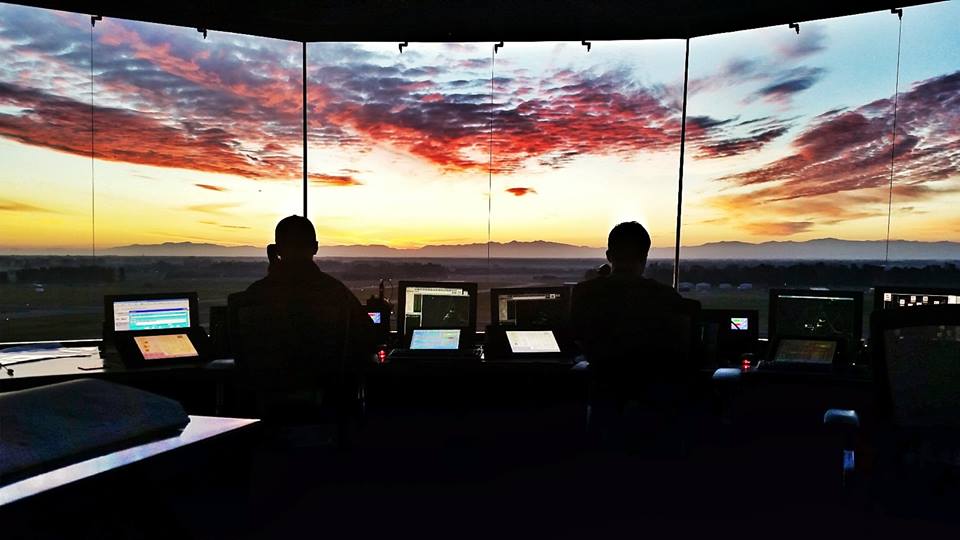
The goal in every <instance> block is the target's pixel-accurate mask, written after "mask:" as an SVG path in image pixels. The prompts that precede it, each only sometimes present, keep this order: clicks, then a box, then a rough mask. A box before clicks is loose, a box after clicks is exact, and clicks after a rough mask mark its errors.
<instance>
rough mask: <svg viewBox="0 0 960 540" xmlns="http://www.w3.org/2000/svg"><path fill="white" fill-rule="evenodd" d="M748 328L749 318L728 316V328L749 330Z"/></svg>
mask: <svg viewBox="0 0 960 540" xmlns="http://www.w3.org/2000/svg"><path fill="white" fill-rule="evenodd" d="M749 329H750V318H749V317H730V330H735V331H739V330H749Z"/></svg>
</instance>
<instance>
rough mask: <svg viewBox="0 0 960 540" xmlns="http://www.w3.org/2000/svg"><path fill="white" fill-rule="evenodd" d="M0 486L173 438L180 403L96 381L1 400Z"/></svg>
mask: <svg viewBox="0 0 960 540" xmlns="http://www.w3.org/2000/svg"><path fill="white" fill-rule="evenodd" d="M0 413H2V433H0V434H2V436H0V483H3V484H6V483H8V482H12V481H14V480H16V479H18V478H22V477H23V476H26V475H32V474H36V473H39V472H42V471H44V470H50V469H52V468H55V467H60V466H63V465H66V464H68V463H72V462H76V461H80V460H83V459H87V458H88V457H90V456H91V455H92V454H93V453H96V452H102V451H104V450H108V449H115V448H117V447H121V446H124V445H130V444H134V443H137V442H143V441H144V440H146V439H149V438H152V437H157V436H160V435H166V434H172V433H176V432H177V431H178V430H179V429H181V428H183V426H185V425H187V423H188V422H189V419H188V418H187V415H186V413H185V412H184V410H183V408H182V407H181V406H180V404H179V403H177V402H176V401H173V400H171V399H168V398H165V397H161V396H157V395H154V394H151V393H148V392H144V391H142V390H136V389H134V388H129V387H126V386H121V385H119V384H113V383H109V382H106V381H101V380H96V379H80V380H75V381H69V382H64V383H58V384H52V385H49V386H42V387H39V388H32V389H29V390H19V391H15V392H6V393H3V394H0Z"/></svg>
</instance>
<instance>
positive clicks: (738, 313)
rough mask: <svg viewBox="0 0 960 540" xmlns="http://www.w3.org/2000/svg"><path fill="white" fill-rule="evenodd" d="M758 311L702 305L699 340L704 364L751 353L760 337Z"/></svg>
mask: <svg viewBox="0 0 960 540" xmlns="http://www.w3.org/2000/svg"><path fill="white" fill-rule="evenodd" d="M759 326H760V312H759V311H757V310H755V309H703V310H701V311H700V329H701V340H702V343H703V349H704V350H703V355H704V360H705V361H706V363H707V365H711V366H714V365H716V366H722V365H730V364H733V363H735V362H738V361H739V360H740V356H741V355H742V354H744V353H753V352H755V350H756V347H757V339H758V338H759V337H760V329H759Z"/></svg>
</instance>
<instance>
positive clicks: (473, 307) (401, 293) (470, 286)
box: [397, 281, 477, 343]
mask: <svg viewBox="0 0 960 540" xmlns="http://www.w3.org/2000/svg"><path fill="white" fill-rule="evenodd" d="M410 287H437V288H450V289H452V288H460V289H464V290H465V291H467V295H468V297H469V298H470V314H469V320H470V322H469V323H467V326H444V327H439V328H432V327H431V328H424V327H421V328H424V329H425V330H464V331H466V332H467V334H468V335H467V336H464V335H463V334H461V336H460V340H461V343H462V342H463V341H464V340H465V339H466V340H470V339H469V334H475V333H476V332H477V284H476V283H468V282H466V281H400V282H399V283H398V284H397V297H398V298H397V334H398V335H400V336H403V337H404V338H409V336H410V335H411V332H409V329H408V328H407V317H406V312H407V305H406V304H407V289H408V288H410ZM407 341H409V339H407ZM470 341H472V340H470Z"/></svg>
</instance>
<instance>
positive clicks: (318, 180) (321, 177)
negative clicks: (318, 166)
mask: <svg viewBox="0 0 960 540" xmlns="http://www.w3.org/2000/svg"><path fill="white" fill-rule="evenodd" d="M308 178H309V179H310V181H311V182H313V183H314V184H322V185H325V186H362V185H363V182H361V181H360V180H357V179H356V178H354V177H353V176H351V175H349V174H323V173H310V175H309V176H308Z"/></svg>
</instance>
